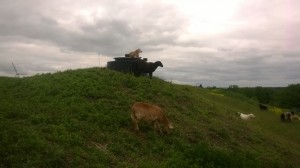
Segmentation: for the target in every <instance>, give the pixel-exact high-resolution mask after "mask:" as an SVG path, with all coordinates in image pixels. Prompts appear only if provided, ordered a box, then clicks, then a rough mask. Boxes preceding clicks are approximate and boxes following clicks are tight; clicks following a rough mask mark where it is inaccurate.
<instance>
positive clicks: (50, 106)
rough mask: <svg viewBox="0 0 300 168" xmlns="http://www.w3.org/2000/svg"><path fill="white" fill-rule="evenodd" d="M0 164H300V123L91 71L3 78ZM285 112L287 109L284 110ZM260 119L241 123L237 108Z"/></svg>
mask: <svg viewBox="0 0 300 168" xmlns="http://www.w3.org/2000/svg"><path fill="white" fill-rule="evenodd" d="M0 86H1V87H0V137H1V138H0V154H1V157H0V167H212V168H213V167H222V168H223V167H255V168H257V167H297V166H298V165H299V164H300V160H299V158H300V143H299V142H300V135H299V129H300V122H297V121H294V122H292V123H282V122H281V121H280V120H279V115H278V109H276V110H275V111H276V112H275V111H272V110H270V111H268V112H261V111H260V110H259V108H258V106H257V105H258V103H257V102H255V101H253V100H250V99H248V98H246V97H243V96H241V95H238V94H234V93H231V92H226V91H222V90H218V89H199V88H195V87H192V86H183V85H175V84H172V83H168V82H165V81H163V80H161V79H158V78H153V79H152V80H151V79H148V78H145V77H140V78H136V77H134V76H133V75H130V74H122V73H119V72H115V71H111V70H107V69H104V68H102V69H101V68H89V69H79V70H72V71H71V70H69V71H65V72H58V73H55V74H42V75H36V76H33V77H26V78H7V77H0ZM136 101H144V102H149V103H153V104H157V105H159V106H161V107H163V108H164V109H165V110H166V113H167V116H168V117H169V119H170V120H171V121H172V122H173V125H174V130H172V133H171V134H169V135H165V134H159V133H157V132H154V131H153V129H152V127H151V126H149V125H147V124H141V126H140V129H141V132H140V133H137V134H136V133H134V131H133V129H132V125H131V121H130V107H131V105H132V104H133V103H134V102H136ZM279 110H280V109H279ZM238 111H239V112H243V113H250V112H251V113H254V114H255V116H256V118H254V119H253V120H251V121H246V122H245V121H241V120H240V119H239V118H238V116H237V112H238Z"/></svg>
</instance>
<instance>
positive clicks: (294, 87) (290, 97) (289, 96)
mask: <svg viewBox="0 0 300 168" xmlns="http://www.w3.org/2000/svg"><path fill="white" fill-rule="evenodd" d="M227 90H229V91H233V92H236V93H240V94H243V95H245V96H247V97H249V98H251V99H254V100H257V101H259V102H260V103H265V104H270V105H273V106H278V107H282V108H289V109H294V108H300V101H299V100H300V94H299V93H300V84H290V85H289V86H288V87H273V88H272V87H261V86H258V87H255V88H247V87H246V88H239V87H238V86H237V85H231V86H229V88H228V89H227Z"/></svg>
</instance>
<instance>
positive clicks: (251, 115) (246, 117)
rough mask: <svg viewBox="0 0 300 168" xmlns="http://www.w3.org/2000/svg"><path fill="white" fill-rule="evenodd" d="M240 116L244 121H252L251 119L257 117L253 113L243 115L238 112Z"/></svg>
mask: <svg viewBox="0 0 300 168" xmlns="http://www.w3.org/2000/svg"><path fill="white" fill-rule="evenodd" d="M238 115H239V116H240V117H241V119H243V120H250V118H254V117H255V116H254V115H253V114H252V113H251V114H243V113H240V112H238Z"/></svg>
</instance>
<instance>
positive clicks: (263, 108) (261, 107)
mask: <svg viewBox="0 0 300 168" xmlns="http://www.w3.org/2000/svg"><path fill="white" fill-rule="evenodd" d="M259 108H260V111H263V110H268V106H266V105H263V104H259Z"/></svg>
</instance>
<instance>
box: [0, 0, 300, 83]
mask: <svg viewBox="0 0 300 168" xmlns="http://www.w3.org/2000/svg"><path fill="white" fill-rule="evenodd" d="M299 6H300V1H299V0H273V1H269V0H226V1H220V0H126V1H125V0H51V1H43V0H0V76H12V77H13V76H15V72H14V69H13V67H12V62H14V64H15V66H16V67H17V69H18V71H19V73H20V74H26V75H34V74H37V73H47V72H57V71H63V70H66V69H77V68H87V67H95V66H102V67H103V66H106V62H107V61H112V60H113V58H114V57H120V56H124V54H125V53H128V52H130V51H132V50H134V49H136V48H141V49H142V50H143V53H142V54H140V56H142V57H145V58H148V61H151V62H154V61H157V60H160V61H162V63H163V64H164V67H163V68H158V69H157V70H156V72H155V73H154V76H159V77H160V78H163V79H165V80H167V81H172V82H175V83H180V84H190V85H199V84H200V83H202V84H203V86H205V87H206V86H217V87H228V86H229V85H238V86H287V85H288V84H295V83H300V31H299V28H300V10H299Z"/></svg>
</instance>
